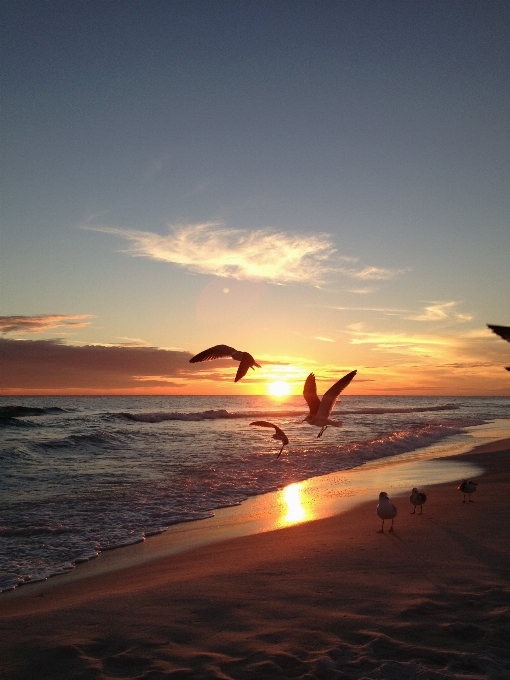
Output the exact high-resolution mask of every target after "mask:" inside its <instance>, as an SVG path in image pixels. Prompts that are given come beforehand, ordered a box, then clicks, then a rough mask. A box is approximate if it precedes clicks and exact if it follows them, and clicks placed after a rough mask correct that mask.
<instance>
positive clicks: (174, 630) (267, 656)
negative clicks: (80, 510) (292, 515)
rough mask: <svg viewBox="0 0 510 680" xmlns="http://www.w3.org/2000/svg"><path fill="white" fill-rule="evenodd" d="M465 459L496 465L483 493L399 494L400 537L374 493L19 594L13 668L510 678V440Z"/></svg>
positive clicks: (411, 679) (436, 488) (6, 658)
mask: <svg viewBox="0 0 510 680" xmlns="http://www.w3.org/2000/svg"><path fill="white" fill-rule="evenodd" d="M456 458H457V459H458V462H461V463H469V464H471V465H475V466H477V467H478V468H483V470H482V471H481V472H480V474H479V476H478V477H477V481H478V483H479V486H478V491H477V493H476V494H475V495H474V501H475V502H474V503H465V504H463V503H462V494H461V493H459V491H458V490H457V486H458V480H455V482H453V481H452V482H446V483H442V484H431V485H430V486H428V488H427V493H428V498H427V502H426V503H425V505H424V506H423V514H422V515H420V514H417V515H413V514H411V507H412V506H411V504H410V503H409V500H408V498H406V497H405V496H404V495H403V494H400V495H399V494H394V493H390V498H392V497H393V498H394V502H395V504H396V505H397V507H398V510H399V513H398V515H397V518H396V520H395V534H394V535H392V534H388V533H384V534H379V533H377V531H378V529H379V528H380V520H379V519H378V518H377V516H376V513H375V506H376V503H377V499H376V498H372V499H371V500H370V501H369V502H364V503H362V504H360V505H356V506H355V507H353V508H351V509H350V510H347V511H345V512H342V513H341V514H335V515H331V516H328V517H325V518H323V519H317V520H313V521H310V522H302V523H298V524H294V525H292V526H287V527H285V528H284V529H282V530H277V531H267V532H264V533H258V534H252V535H243V536H241V537H236V538H230V539H226V540H222V541H218V542H216V543H209V544H206V545H201V546H198V547H195V548H193V549H190V550H186V551H184V552H180V553H177V554H170V555H166V556H160V557H154V559H151V560H149V561H146V562H144V563H143V564H135V565H131V566H125V567H124V568H122V569H120V570H119V569H115V570H112V571H111V572H109V573H102V574H96V575H90V577H89V578H82V579H74V580H72V579H67V580H65V579H66V576H70V575H65V576H62V577H59V578H58V579H51V580H50V581H48V582H44V583H41V584H34V585H33V586H32V588H22V589H20V591H19V593H20V594H21V593H22V592H24V593H26V595H24V596H22V597H21V596H17V597H16V596H15V597H13V596H12V595H16V591H14V592H11V591H9V592H8V593H6V596H7V597H6V598H5V599H4V598H0V632H1V635H0V668H1V669H2V671H3V675H2V678H6V679H7V680H25V679H26V680H28V678H34V677H38V678H47V679H48V680H50V679H51V680H53V679H55V680H57V679H59V680H60V679H64V678H65V679H66V680H67V679H72V678H80V679H81V680H84V679H85V680H88V679H89V678H90V680H92V679H93V678H94V679H97V678H105V679H106V678H113V677H129V678H137V679H139V680H144V679H145V678H158V679H159V678H174V679H175V680H177V679H180V678H223V679H225V678H232V680H244V679H246V680H254V679H258V678H266V677H268V678H270V677H277V678H303V679H304V678H328V679H329V678H334V679H346V678H350V679H351V680H356V679H358V678H359V679H360V680H361V678H373V679H374V680H378V679H379V680H383V679H385V678H389V677H392V678H393V677H394V678H399V679H400V678H402V679H403V680H440V679H441V680H442V679H443V678H447V679H449V680H451V679H454V678H455V679H459V680H460V679H461V678H462V679H463V680H465V679H466V678H470V679H471V680H481V679H482V678H483V679H487V678H489V679H490V680H493V679H494V680H499V678H504V677H508V672H509V671H510V585H509V583H510V567H509V565H510V545H508V543H509V542H508V540H507V539H508V535H509V533H510V512H509V511H510V469H509V465H508V463H509V462H510V439H505V440H495V441H491V442H489V443H486V444H483V445H480V446H477V447H475V448H473V449H472V450H470V451H469V452H465V453H463V454H459V456H456ZM387 469H388V470H391V469H392V467H391V466H388V468H387ZM418 487H419V488H420V484H418ZM408 492H409V490H408ZM408 492H407V495H408ZM156 538H157V537H156ZM84 566H86V565H84ZM71 573H72V572H71Z"/></svg>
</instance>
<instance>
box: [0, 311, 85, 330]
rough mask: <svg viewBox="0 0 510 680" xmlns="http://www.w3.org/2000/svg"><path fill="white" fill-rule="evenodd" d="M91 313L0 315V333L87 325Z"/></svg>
mask: <svg viewBox="0 0 510 680" xmlns="http://www.w3.org/2000/svg"><path fill="white" fill-rule="evenodd" d="M90 318H92V314H40V315H38V316H0V333H4V334H5V333H43V332H44V331H48V330H52V329H54V328H62V327H64V328H82V327H83V326H88V325H89V324H90V321H83V319H90Z"/></svg>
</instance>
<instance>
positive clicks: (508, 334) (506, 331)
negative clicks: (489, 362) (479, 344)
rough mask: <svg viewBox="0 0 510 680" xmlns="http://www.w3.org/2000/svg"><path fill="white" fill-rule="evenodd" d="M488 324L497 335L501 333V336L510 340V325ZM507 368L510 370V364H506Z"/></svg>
mask: <svg viewBox="0 0 510 680" xmlns="http://www.w3.org/2000/svg"><path fill="white" fill-rule="evenodd" d="M487 326H488V327H489V328H490V329H491V331H494V333H496V335H499V337H500V338H503V340H506V341H507V342H510V326H493V325H492V324H490V323H488V324H487ZM505 368H506V370H507V371H510V366H505Z"/></svg>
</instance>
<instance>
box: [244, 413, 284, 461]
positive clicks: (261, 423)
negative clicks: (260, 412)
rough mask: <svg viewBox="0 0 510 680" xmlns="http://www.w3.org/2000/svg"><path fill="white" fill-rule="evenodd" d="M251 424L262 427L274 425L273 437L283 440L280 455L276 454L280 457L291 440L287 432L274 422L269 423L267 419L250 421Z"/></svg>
mask: <svg viewBox="0 0 510 680" xmlns="http://www.w3.org/2000/svg"><path fill="white" fill-rule="evenodd" d="M250 425H259V426H260V427H274V430H275V433H274V435H273V436H272V439H279V440H280V441H281V442H282V448H281V449H280V451H279V452H278V455H277V456H276V457H277V458H279V457H280V455H281V453H282V451H283V447H284V446H287V444H288V443H289V440H288V438H287V435H286V434H285V432H284V431H283V430H280V428H279V427H277V426H276V425H273V423H268V422H267V420H256V421H255V422H254V423H250Z"/></svg>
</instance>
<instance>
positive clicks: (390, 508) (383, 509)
mask: <svg viewBox="0 0 510 680" xmlns="http://www.w3.org/2000/svg"><path fill="white" fill-rule="evenodd" d="M377 514H378V516H379V517H380V518H381V519H382V526H381V530H380V531H378V532H377V533H378V534H384V520H385V519H391V527H390V528H389V533H390V534H393V533H395V532H394V531H393V520H394V519H395V517H396V516H397V508H396V507H395V506H394V505H393V503H391V502H390V499H389V498H388V494H387V493H386V491H381V493H380V494H379V505H378V506H377Z"/></svg>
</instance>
